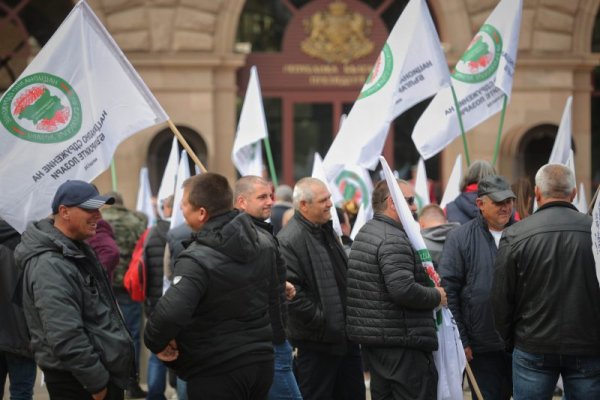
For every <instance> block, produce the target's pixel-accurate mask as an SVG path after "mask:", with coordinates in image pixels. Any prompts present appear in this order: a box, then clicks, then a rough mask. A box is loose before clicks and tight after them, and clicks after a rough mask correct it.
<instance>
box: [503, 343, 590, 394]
mask: <svg viewBox="0 0 600 400" xmlns="http://www.w3.org/2000/svg"><path fill="white" fill-rule="evenodd" d="M559 374H560V375H562V378H563V384H564V387H565V395H566V397H567V398H568V399H569V400H579V399H600V357H598V356H593V357H584V356H567V355H557V354H532V353H527V352H525V351H522V350H519V349H517V348H515V350H514V352H513V384H514V392H513V397H514V399H515V400H527V399H532V400H539V399H551V398H552V392H553V391H554V387H555V386H556V380H557V379H558V375H559Z"/></svg>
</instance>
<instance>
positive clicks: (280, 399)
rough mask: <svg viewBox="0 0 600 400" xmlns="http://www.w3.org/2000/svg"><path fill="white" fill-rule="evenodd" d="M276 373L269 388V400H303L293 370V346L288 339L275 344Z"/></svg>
mask: <svg viewBox="0 0 600 400" xmlns="http://www.w3.org/2000/svg"><path fill="white" fill-rule="evenodd" d="M273 350H274V351H275V373H274V375H273V383H272V384H271V389H269V400H302V395H301V394H300V389H299V388H298V383H297V382H296V378H295V377H294V372H293V371H292V360H293V357H294V356H293V355H292V346H291V345H290V343H289V342H288V341H287V340H286V341H285V342H284V343H282V344H280V345H274V346H273Z"/></svg>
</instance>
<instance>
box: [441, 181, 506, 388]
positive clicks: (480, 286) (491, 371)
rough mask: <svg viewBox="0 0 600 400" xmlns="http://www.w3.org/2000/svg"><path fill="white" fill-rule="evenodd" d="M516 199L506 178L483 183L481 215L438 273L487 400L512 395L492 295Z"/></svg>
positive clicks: (448, 249)
mask: <svg viewBox="0 0 600 400" xmlns="http://www.w3.org/2000/svg"><path fill="white" fill-rule="evenodd" d="M515 198H516V196H515V194H514V193H513V191H512V190H511V188H510V185H509V184H508V182H507V181H506V180H505V179H504V178H503V177H501V176H498V175H491V176H487V177H485V178H483V179H482V180H480V181H479V185H478V188H477V199H476V204H477V207H478V208H479V215H478V216H477V218H475V219H472V220H471V221H469V222H467V223H465V224H464V225H461V226H460V227H458V228H456V229H454V230H453V231H451V232H450V233H449V234H448V238H447V239H446V243H445V244H444V249H443V251H442V256H441V258H440V265H439V268H438V273H439V274H440V277H441V278H442V286H443V287H444V289H446V293H447V294H448V306H449V307H450V310H451V311H452V315H453V316H454V319H455V320H456V323H457V325H458V329H459V331H460V338H461V341H462V344H463V347H464V350H465V356H466V358H467V361H468V362H469V365H470V366H471V369H472V370H473V374H474V375H475V380H476V381H477V384H478V385H479V388H480V389H481V393H482V395H483V398H485V399H486V400H494V399H509V398H510V396H511V392H512V381H511V366H510V365H511V364H510V363H511V360H510V356H509V355H508V353H506V351H505V344H504V341H503V340H502V338H501V337H500V334H499V333H498V332H497V331H496V328H495V326H494V314H493V310H492V302H491V291H492V284H493V277H494V262H495V261H496V255H497V253H498V245H499V242H500V237H501V236H502V231H503V230H504V229H505V228H506V227H508V226H509V225H511V224H512V222H513V221H514V220H513V207H514V200H515ZM472 392H473V391H472ZM473 393H474V392H473ZM473 396H475V394H473ZM473 398H475V397H473Z"/></svg>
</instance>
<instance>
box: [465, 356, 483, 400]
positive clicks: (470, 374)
mask: <svg viewBox="0 0 600 400" xmlns="http://www.w3.org/2000/svg"><path fill="white" fill-rule="evenodd" d="M467 377H468V378H469V380H470V381H471V385H472V386H473V390H474V391H475V395H476V396H477V399H479V400H483V396H482V395H481V390H479V385H478V384H477V381H476V380H475V375H473V371H472V370H471V366H470V365H469V362H468V361H467Z"/></svg>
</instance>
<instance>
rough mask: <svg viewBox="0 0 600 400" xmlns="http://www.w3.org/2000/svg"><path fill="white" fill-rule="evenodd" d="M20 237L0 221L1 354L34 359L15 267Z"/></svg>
mask: <svg viewBox="0 0 600 400" xmlns="http://www.w3.org/2000/svg"><path fill="white" fill-rule="evenodd" d="M19 242H21V235H20V234H19V232H17V231H16V230H14V229H13V227H12V226H10V225H9V224H8V223H7V222H6V221H4V220H1V219H0V285H2V287H1V291H0V296H1V298H0V351H4V352H8V353H12V354H18V355H21V356H25V357H30V358H33V354H32V353H31V349H30V347H29V332H28V331H27V323H26V322H25V315H24V314H23V307H22V293H23V291H22V284H21V282H22V281H21V277H22V273H21V271H20V270H19V269H18V268H17V265H16V263H15V257H14V251H15V247H17V245H18V244H19Z"/></svg>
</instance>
